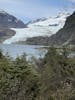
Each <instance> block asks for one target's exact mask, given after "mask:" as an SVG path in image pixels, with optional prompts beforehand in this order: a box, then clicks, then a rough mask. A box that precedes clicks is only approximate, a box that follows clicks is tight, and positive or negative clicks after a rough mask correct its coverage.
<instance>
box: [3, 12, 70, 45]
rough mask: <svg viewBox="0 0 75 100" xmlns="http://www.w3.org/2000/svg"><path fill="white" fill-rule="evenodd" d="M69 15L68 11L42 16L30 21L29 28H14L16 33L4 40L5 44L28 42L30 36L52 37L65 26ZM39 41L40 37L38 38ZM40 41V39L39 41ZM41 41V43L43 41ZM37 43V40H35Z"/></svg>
mask: <svg viewBox="0 0 75 100" xmlns="http://www.w3.org/2000/svg"><path fill="white" fill-rule="evenodd" d="M68 16H69V14H68V13H59V14H58V15H57V16H54V17H49V18H40V19H37V20H33V21H30V22H29V23H27V28H22V29H19V28H13V29H12V30H14V31H15V32H16V34H15V35H14V36H13V37H12V38H10V39H7V40H6V41H4V42H3V43H4V44H11V43H15V42H19V43H27V42H26V40H27V39H28V38H31V39H32V38H34V39H32V40H33V41H34V40H35V37H37V38H38V37H50V36H51V35H53V34H55V33H56V32H57V31H59V30H60V29H61V28H63V26H64V24H65V21H66V18H67V17H68ZM37 41H38V39H37ZM39 42H40V41H38V43H39ZM42 42H43V41H42ZM42 42H41V43H42ZM34 43H35V41H34Z"/></svg>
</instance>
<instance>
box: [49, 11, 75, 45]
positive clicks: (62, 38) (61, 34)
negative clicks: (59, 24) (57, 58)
mask: <svg viewBox="0 0 75 100" xmlns="http://www.w3.org/2000/svg"><path fill="white" fill-rule="evenodd" d="M50 42H51V44H52V45H53V44H55V45H65V44H70V45H75V12H74V13H73V14H72V15H71V16H69V17H68V18H67V20H66V23H65V25H64V27H63V28H62V29H60V30H59V31H58V32H57V33H56V34H55V35H53V36H51V37H50Z"/></svg>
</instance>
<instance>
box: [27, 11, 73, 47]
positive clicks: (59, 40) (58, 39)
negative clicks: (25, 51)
mask: <svg viewBox="0 0 75 100" xmlns="http://www.w3.org/2000/svg"><path fill="white" fill-rule="evenodd" d="M26 42H27V43H28V44H39V45H40V44H41V45H52V46H53V45H55V46H62V45H72V46H74V45H75V12H74V13H73V14H72V15H70V16H68V17H67V20H66V22H65V25H64V27H63V28H61V29H60V30H59V31H58V32H57V33H56V34H54V35H52V36H51V37H35V38H29V39H28V40H27V41H26Z"/></svg>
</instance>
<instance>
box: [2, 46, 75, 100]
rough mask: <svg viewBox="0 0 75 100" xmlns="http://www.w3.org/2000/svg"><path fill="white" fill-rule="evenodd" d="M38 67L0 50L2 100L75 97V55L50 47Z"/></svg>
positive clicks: (23, 57) (67, 98) (55, 99)
mask: <svg viewBox="0 0 75 100" xmlns="http://www.w3.org/2000/svg"><path fill="white" fill-rule="evenodd" d="M36 65H37V66H38V67H35V66H34V65H33V64H31V63H29V62H27V61H26V56H25V55H22V56H21V57H17V58H16V59H15V60H14V61H12V60H11V59H10V57H8V56H4V55H3V54H2V51H0V100H75V58H74V57H69V50H68V48H65V47H64V48H63V49H60V50H58V49H56V48H53V47H51V48H50V49H49V51H48V53H47V54H46V55H45V57H44V58H43V59H40V62H38V63H37V62H36Z"/></svg>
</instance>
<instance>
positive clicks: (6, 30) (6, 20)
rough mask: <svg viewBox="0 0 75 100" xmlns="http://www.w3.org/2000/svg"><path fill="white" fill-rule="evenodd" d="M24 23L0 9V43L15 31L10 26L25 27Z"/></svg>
mask: <svg viewBox="0 0 75 100" xmlns="http://www.w3.org/2000/svg"><path fill="white" fill-rule="evenodd" d="M25 27H26V25H25V24H24V23H23V22H22V21H21V20H19V19H17V18H16V17H14V16H12V15H10V14H8V13H7V12H5V11H4V10H0V43H2V42H3V41H4V40H6V39H8V38H10V37H12V36H14V35H15V34H16V32H15V31H14V30H12V29H11V28H25Z"/></svg>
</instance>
